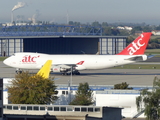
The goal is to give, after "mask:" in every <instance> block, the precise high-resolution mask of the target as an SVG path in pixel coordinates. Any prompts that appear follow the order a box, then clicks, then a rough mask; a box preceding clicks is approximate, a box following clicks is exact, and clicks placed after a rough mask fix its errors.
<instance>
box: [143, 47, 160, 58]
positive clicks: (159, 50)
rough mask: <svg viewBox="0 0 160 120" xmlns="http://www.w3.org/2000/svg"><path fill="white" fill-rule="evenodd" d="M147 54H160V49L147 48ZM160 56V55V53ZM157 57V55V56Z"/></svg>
mask: <svg viewBox="0 0 160 120" xmlns="http://www.w3.org/2000/svg"><path fill="white" fill-rule="evenodd" d="M145 54H149V55H152V54H160V49H147V50H146V51H145ZM159 56H160V55H159ZM156 57H157V56H156Z"/></svg>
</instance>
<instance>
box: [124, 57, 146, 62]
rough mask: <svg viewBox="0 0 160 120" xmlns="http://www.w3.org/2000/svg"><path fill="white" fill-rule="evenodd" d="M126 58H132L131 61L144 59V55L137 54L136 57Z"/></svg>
mask: <svg viewBox="0 0 160 120" xmlns="http://www.w3.org/2000/svg"><path fill="white" fill-rule="evenodd" d="M125 60H130V61H143V56H135V57H131V58H128V59H125Z"/></svg>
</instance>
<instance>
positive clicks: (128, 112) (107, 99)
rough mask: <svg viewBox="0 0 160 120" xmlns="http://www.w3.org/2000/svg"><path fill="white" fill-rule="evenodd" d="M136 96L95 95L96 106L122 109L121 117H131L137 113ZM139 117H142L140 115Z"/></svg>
mask: <svg viewBox="0 0 160 120" xmlns="http://www.w3.org/2000/svg"><path fill="white" fill-rule="evenodd" d="M137 96H139V95H138V94H96V106H108V107H122V108H124V109H123V110H122V115H123V116H125V117H133V116H134V115H135V114H136V113H137V106H136V97H137ZM140 117H144V115H141V116H140Z"/></svg>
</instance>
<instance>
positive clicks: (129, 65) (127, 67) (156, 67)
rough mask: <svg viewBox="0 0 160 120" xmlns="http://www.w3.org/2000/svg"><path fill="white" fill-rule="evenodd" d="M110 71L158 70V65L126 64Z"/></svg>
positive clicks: (159, 67) (159, 65) (159, 66)
mask: <svg viewBox="0 0 160 120" xmlns="http://www.w3.org/2000/svg"><path fill="white" fill-rule="evenodd" d="M111 69H160V64H128V65H124V66H117V67H114V68H111Z"/></svg>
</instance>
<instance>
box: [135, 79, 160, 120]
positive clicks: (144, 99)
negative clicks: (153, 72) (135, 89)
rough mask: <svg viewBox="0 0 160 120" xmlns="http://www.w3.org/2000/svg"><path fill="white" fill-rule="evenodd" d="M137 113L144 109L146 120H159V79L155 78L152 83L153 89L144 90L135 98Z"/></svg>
mask: <svg viewBox="0 0 160 120" xmlns="http://www.w3.org/2000/svg"><path fill="white" fill-rule="evenodd" d="M136 104H137V109H138V111H140V110H142V109H143V107H144V114H145V115H146V117H147V119H148V120H159V119H160V79H158V77H157V76H156V77H155V78H154V81H153V89H152V90H151V91H149V90H148V89H144V90H142V91H141V93H140V96H138V97H137V98H136Z"/></svg>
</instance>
